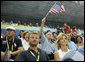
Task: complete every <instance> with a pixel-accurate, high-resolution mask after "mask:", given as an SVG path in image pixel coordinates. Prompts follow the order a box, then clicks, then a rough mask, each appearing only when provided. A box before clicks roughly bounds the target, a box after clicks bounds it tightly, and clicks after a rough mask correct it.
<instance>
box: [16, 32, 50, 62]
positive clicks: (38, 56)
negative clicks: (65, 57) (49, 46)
mask: <svg viewBox="0 0 85 62" xmlns="http://www.w3.org/2000/svg"><path fill="white" fill-rule="evenodd" d="M39 41H40V40H39V35H38V33H36V32H31V33H29V45H30V47H29V49H28V50H27V51H23V52H21V53H20V54H19V55H18V58H17V61H49V57H48V55H47V54H46V52H45V51H43V50H41V49H39V48H38V47H37V45H38V43H39Z"/></svg>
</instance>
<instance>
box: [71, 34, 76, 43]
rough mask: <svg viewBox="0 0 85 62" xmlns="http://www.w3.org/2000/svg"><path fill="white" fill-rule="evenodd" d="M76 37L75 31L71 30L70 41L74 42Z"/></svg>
mask: <svg viewBox="0 0 85 62" xmlns="http://www.w3.org/2000/svg"><path fill="white" fill-rule="evenodd" d="M76 37H77V33H76V32H73V33H72V37H71V41H73V42H74V43H76Z"/></svg>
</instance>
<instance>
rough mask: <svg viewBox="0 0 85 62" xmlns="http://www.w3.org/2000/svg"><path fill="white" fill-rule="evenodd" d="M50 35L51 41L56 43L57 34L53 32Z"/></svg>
mask: <svg viewBox="0 0 85 62" xmlns="http://www.w3.org/2000/svg"><path fill="white" fill-rule="evenodd" d="M52 35H53V41H56V40H57V34H56V32H53V33H52Z"/></svg>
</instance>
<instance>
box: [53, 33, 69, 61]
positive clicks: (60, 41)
mask: <svg viewBox="0 0 85 62" xmlns="http://www.w3.org/2000/svg"><path fill="white" fill-rule="evenodd" d="M56 45H57V48H58V50H57V51H56V52H55V53H54V60H55V61H60V60H61V59H62V58H63V57H64V55H65V54H66V53H68V52H69V51H70V50H69V49H68V36H67V35H66V34H64V33H60V34H59V35H58V36H57V41H56Z"/></svg>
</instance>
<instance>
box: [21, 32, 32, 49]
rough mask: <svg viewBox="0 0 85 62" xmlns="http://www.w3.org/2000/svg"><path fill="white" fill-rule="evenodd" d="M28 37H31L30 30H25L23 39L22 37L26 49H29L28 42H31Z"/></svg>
mask: <svg viewBox="0 0 85 62" xmlns="http://www.w3.org/2000/svg"><path fill="white" fill-rule="evenodd" d="M28 37H29V32H28V31H25V32H24V34H23V39H21V40H22V45H23V48H24V50H28V48H29V47H30V46H29V44H28V42H29V41H28Z"/></svg>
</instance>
